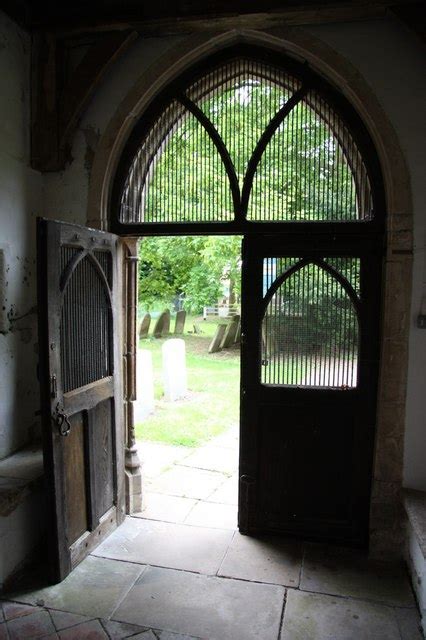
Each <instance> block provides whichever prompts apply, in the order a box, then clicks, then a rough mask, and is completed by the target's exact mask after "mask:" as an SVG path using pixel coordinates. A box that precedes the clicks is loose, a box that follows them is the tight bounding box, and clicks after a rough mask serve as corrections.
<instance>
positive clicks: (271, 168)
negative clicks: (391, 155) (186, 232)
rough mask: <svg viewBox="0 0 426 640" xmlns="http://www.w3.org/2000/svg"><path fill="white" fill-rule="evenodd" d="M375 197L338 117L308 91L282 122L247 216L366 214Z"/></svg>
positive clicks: (348, 217) (296, 218)
mask: <svg viewBox="0 0 426 640" xmlns="http://www.w3.org/2000/svg"><path fill="white" fill-rule="evenodd" d="M371 215H372V201H371V195H370V186H369V181H368V176H367V170H366V167H365V165H364V163H363V161H362V159H361V156H360V154H359V152H358V150H357V148H356V147H355V144H354V142H353V139H352V137H351V136H350V134H349V131H348V130H347V128H346V127H345V126H344V124H343V122H342V121H341V119H340V117H339V116H338V115H337V114H336V113H335V111H333V110H332V109H331V108H330V106H329V105H328V104H327V103H326V102H324V100H322V99H321V98H320V97H319V96H318V95H317V94H315V93H312V92H311V93H309V94H308V96H307V98H306V99H304V100H302V101H301V102H299V103H298V104H297V105H296V106H295V107H294V108H293V109H292V111H291V112H290V113H289V115H288V116H287V117H286V118H285V119H284V121H283V122H282V123H281V125H280V126H279V128H278V129H277V131H276V132H275V134H274V135H273V137H272V139H271V140H270V142H269V144H268V145H267V147H266V149H265V151H264V153H263V155H262V158H261V160H260V162H259V165H258V167H257V170H256V174H255V177H254V180H253V186H252V190H251V194H250V201H249V206H248V215H247V217H248V219H249V220H259V221H274V222H275V221H288V222H303V221H317V222H322V221H326V222H329V221H336V222H340V221H343V222H345V221H353V220H360V219H362V220H366V219H367V220H368V219H370V218H371Z"/></svg>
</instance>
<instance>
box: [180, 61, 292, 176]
mask: <svg viewBox="0 0 426 640" xmlns="http://www.w3.org/2000/svg"><path fill="white" fill-rule="evenodd" d="M299 88H300V81H299V80H297V79H295V78H293V77H291V76H289V75H288V74H287V73H285V71H283V70H282V69H277V68H275V67H273V66H271V65H266V64H262V63H258V62H255V61H254V60H247V59H237V60H233V61H231V62H229V63H228V64H226V65H223V66H221V67H218V68H217V69H214V70H213V71H212V72H211V73H208V74H207V75H206V76H204V77H203V78H201V80H199V81H198V82H196V83H194V84H193V85H192V86H191V87H190V88H189V89H188V92H187V93H188V96H189V97H190V98H191V99H192V100H194V102H195V103H196V104H197V105H198V106H199V107H200V108H201V109H202V111H203V112H204V113H205V115H206V116H207V117H208V118H209V120H210V122H212V123H213V125H214V127H215V129H216V131H217V132H218V133H219V135H220V137H221V138H222V140H223V142H224V143H225V146H226V148H227V149H228V152H229V155H230V156H231V160H232V162H233V164H234V168H235V171H236V173H237V177H238V182H239V184H240V187H242V185H243V181H244V176H245V173H246V169H247V164H248V162H249V160H250V158H251V156H252V153H253V151H254V149H255V147H256V144H257V143H258V142H259V140H260V138H261V136H262V134H263V132H264V131H265V129H266V127H267V126H268V124H269V122H270V121H271V119H272V118H273V117H274V115H275V114H276V113H277V112H278V111H279V110H280V109H281V107H283V106H284V105H285V104H286V102H287V101H288V99H289V98H290V97H291V96H292V95H293V93H294V92H295V91H296V90H297V89H299Z"/></svg>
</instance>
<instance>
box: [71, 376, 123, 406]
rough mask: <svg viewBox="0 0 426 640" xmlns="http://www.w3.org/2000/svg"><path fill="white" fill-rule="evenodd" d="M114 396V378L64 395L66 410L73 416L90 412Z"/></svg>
mask: <svg viewBox="0 0 426 640" xmlns="http://www.w3.org/2000/svg"><path fill="white" fill-rule="evenodd" d="M112 395H114V377H113V376H108V378H102V379H101V380H96V382H92V383H91V384H86V385H85V386H84V387H79V388H78V389H73V390H72V391H68V393H64V409H65V413H67V414H68V415H73V414H74V413H78V412H79V411H83V409H86V410H90V409H93V407H96V405H98V404H99V403H100V402H102V401H103V400H106V399H107V398H111V396H112Z"/></svg>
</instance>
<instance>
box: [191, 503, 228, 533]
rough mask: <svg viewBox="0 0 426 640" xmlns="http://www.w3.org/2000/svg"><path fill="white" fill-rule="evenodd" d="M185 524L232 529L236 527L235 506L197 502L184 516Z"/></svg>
mask: <svg viewBox="0 0 426 640" xmlns="http://www.w3.org/2000/svg"><path fill="white" fill-rule="evenodd" d="M185 524H190V525H193V526H198V527H212V528H214V529H232V530H233V531H234V530H235V529H236V528H237V507H236V506H235V505H233V504H218V503H215V502H204V501H201V502H197V503H196V505H195V506H194V508H193V509H192V510H191V511H190V513H189V514H188V516H187V517H186V518H185Z"/></svg>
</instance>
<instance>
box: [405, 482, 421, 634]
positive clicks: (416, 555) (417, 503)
mask: <svg viewBox="0 0 426 640" xmlns="http://www.w3.org/2000/svg"><path fill="white" fill-rule="evenodd" d="M404 508H405V513H406V516H407V523H406V524H407V529H406V531H407V534H406V548H405V558H406V561H407V564H408V568H409V571H410V574H411V580H412V584H413V589H414V591H415V593H416V596H417V601H418V603H419V608H420V614H421V616H422V628H423V635H424V636H425V638H426V491H415V490H414V489H405V490H404Z"/></svg>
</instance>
